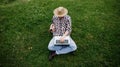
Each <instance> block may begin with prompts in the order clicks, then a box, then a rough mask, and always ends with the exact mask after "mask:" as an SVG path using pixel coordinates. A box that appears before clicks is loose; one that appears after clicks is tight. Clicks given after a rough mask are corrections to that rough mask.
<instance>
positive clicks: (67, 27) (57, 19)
mask: <svg viewBox="0 0 120 67" xmlns="http://www.w3.org/2000/svg"><path fill="white" fill-rule="evenodd" d="M53 13H54V16H53V19H52V24H51V25H50V31H51V32H52V33H53V38H52V39H51V41H50V42H49V45H48V49H49V50H50V51H51V54H50V56H49V60H52V59H53V57H54V56H55V55H60V54H67V53H70V52H73V51H75V50H76V49H77V46H76V44H75V42H74V41H73V40H72V38H71V37H70V45H69V46H63V45H61V46H56V45H54V37H55V36H61V38H60V42H61V43H63V42H64V41H65V37H67V36H70V33H71V30H72V29H71V18H70V16H69V15H67V14H68V10H67V9H66V8H64V7H58V8H56V9H55V10H54V11H53Z"/></svg>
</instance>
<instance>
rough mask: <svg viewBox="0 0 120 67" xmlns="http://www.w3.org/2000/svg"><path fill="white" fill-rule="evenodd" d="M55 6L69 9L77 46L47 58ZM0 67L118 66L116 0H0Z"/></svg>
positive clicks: (119, 35) (119, 7) (119, 17)
mask: <svg viewBox="0 0 120 67" xmlns="http://www.w3.org/2000/svg"><path fill="white" fill-rule="evenodd" d="M58 6H64V7H66V8H67V9H68V10H69V15H70V16H71V18H72V34H71V37H72V38H73V40H74V41H75V42H76V44H77V46H78V49H77V51H76V52H75V55H71V54H66V55H59V56H56V57H55V58H54V60H53V61H51V62H50V61H48V54H49V51H48V48H47V46H48V43H49V41H50V39H51V38H52V35H50V34H49V33H48V29H49V25H50V24H51V19H52V16H53V10H54V9H55V8H56V7H58ZM0 67H120V0H1V3H0Z"/></svg>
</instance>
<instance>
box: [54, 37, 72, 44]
mask: <svg viewBox="0 0 120 67" xmlns="http://www.w3.org/2000/svg"><path fill="white" fill-rule="evenodd" d="M60 38H61V36H55V37H54V45H66V46H67V45H70V36H66V37H65V40H64V42H62V43H61V42H60Z"/></svg>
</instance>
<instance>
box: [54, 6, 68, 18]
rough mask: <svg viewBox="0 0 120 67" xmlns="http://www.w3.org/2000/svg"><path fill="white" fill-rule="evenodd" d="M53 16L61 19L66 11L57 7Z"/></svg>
mask: <svg viewBox="0 0 120 67" xmlns="http://www.w3.org/2000/svg"><path fill="white" fill-rule="evenodd" d="M53 13H54V15H55V16H57V17H63V16H65V15H67V13H68V10H67V9H66V8H64V7H58V8H56V9H55V10H54V11H53Z"/></svg>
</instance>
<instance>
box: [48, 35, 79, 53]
mask: <svg viewBox="0 0 120 67" xmlns="http://www.w3.org/2000/svg"><path fill="white" fill-rule="evenodd" d="M70 40H71V41H70V45H68V46H62V45H59V46H56V45H54V43H53V42H54V37H53V38H52V39H51V41H50V42H49V45H48V49H49V50H50V51H56V54H58V55H59V54H67V53H69V52H72V51H75V50H76V49H77V46H76V44H75V42H74V41H73V40H72V38H71V37H70Z"/></svg>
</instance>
